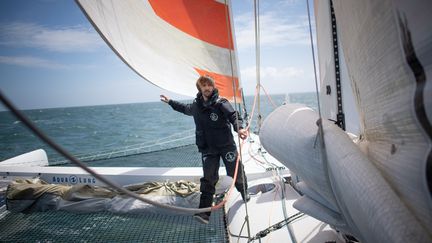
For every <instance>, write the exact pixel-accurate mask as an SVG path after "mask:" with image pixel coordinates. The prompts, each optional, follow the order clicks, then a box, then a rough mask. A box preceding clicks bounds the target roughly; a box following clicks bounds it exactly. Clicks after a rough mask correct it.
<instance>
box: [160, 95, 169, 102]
mask: <svg viewBox="0 0 432 243" xmlns="http://www.w3.org/2000/svg"><path fill="white" fill-rule="evenodd" d="M160 100H161V101H162V102H165V103H168V102H169V101H170V98H169V97H168V96H165V95H160Z"/></svg>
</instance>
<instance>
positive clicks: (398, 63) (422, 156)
mask: <svg viewBox="0 0 432 243" xmlns="http://www.w3.org/2000/svg"><path fill="white" fill-rule="evenodd" d="M334 8H335V14H336V19H337V21H338V26H339V28H340V30H341V31H340V39H341V41H342V44H343V45H342V46H343V51H344V55H345V61H346V65H347V70H348V72H349V75H350V77H351V79H352V86H353V87H354V91H355V98H356V103H357V106H358V107H359V112H360V117H361V122H362V126H361V128H362V131H361V136H362V139H361V142H360V143H361V146H362V147H364V148H365V149H364V152H365V153H366V154H367V155H368V158H369V159H370V160H371V161H372V162H373V163H374V165H375V166H376V168H378V169H379V171H380V173H381V174H382V176H383V178H384V179H385V180H386V181H387V182H388V183H389V184H390V185H391V187H392V189H393V190H394V191H395V192H396V194H397V195H398V196H399V197H400V200H401V201H403V203H404V204H405V205H406V206H407V207H408V208H409V210H410V211H411V212H412V213H413V214H414V215H415V217H416V218H417V219H418V220H419V222H420V223H421V224H422V226H423V227H424V228H425V229H426V231H427V232H432V201H431V191H430V190H431V188H428V181H429V186H430V180H431V178H430V177H431V176H432V175H431V174H430V173H431V171H428V169H427V168H430V166H432V165H431V164H432V161H431V159H432V156H431V148H432V137H431V136H432V134H431V130H430V127H431V126H430V120H428V118H427V114H431V110H432V104H431V102H430V101H431V99H430V97H431V96H430V87H431V83H432V82H431V77H432V62H431V61H430V60H431V59H430V56H431V55H430V54H431V46H432V32H431V31H430V30H431V29H432V17H431V15H430V10H431V9H432V2H431V1H424V0H423V1H422V0H415V1H410V2H409V3H406V2H405V1H398V0H395V1H391V0H385V1H372V0H367V1H334ZM428 87H429V92H428ZM428 94H429V95H428ZM428 173H429V174H428Z"/></svg>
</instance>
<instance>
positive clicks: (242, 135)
mask: <svg viewBox="0 0 432 243" xmlns="http://www.w3.org/2000/svg"><path fill="white" fill-rule="evenodd" d="M238 135H239V136H240V138H241V139H243V140H245V139H246V138H247V136H248V131H247V130H246V129H243V128H242V129H240V130H239V131H238Z"/></svg>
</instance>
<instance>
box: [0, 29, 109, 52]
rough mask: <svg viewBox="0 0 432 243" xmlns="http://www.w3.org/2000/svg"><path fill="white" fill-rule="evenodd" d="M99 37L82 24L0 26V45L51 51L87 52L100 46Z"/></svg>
mask: <svg viewBox="0 0 432 243" xmlns="http://www.w3.org/2000/svg"><path fill="white" fill-rule="evenodd" d="M101 43H102V42H101V40H100V37H99V36H98V35H97V34H96V33H95V32H94V31H93V30H91V29H86V28H84V27H82V26H69V27H55V28H54V27H53V28H48V27H46V26H42V25H38V24H34V23H10V24H3V25H1V26H0V45H3V46H13V47H30V48H39V49H43V50H49V51H53V52H88V51H93V50H95V49H96V48H98V47H100V46H101V45H102V44H101Z"/></svg>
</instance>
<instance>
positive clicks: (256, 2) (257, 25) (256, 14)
mask: <svg viewBox="0 0 432 243" xmlns="http://www.w3.org/2000/svg"><path fill="white" fill-rule="evenodd" d="M254 19H255V62H256V79H257V84H256V86H257V87H260V85H261V73H260V69H261V62H260V54H261V53H260V20H259V0H254ZM257 123H258V133H259V131H260V130H261V125H262V116H261V101H260V92H259V90H258V120H257Z"/></svg>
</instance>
